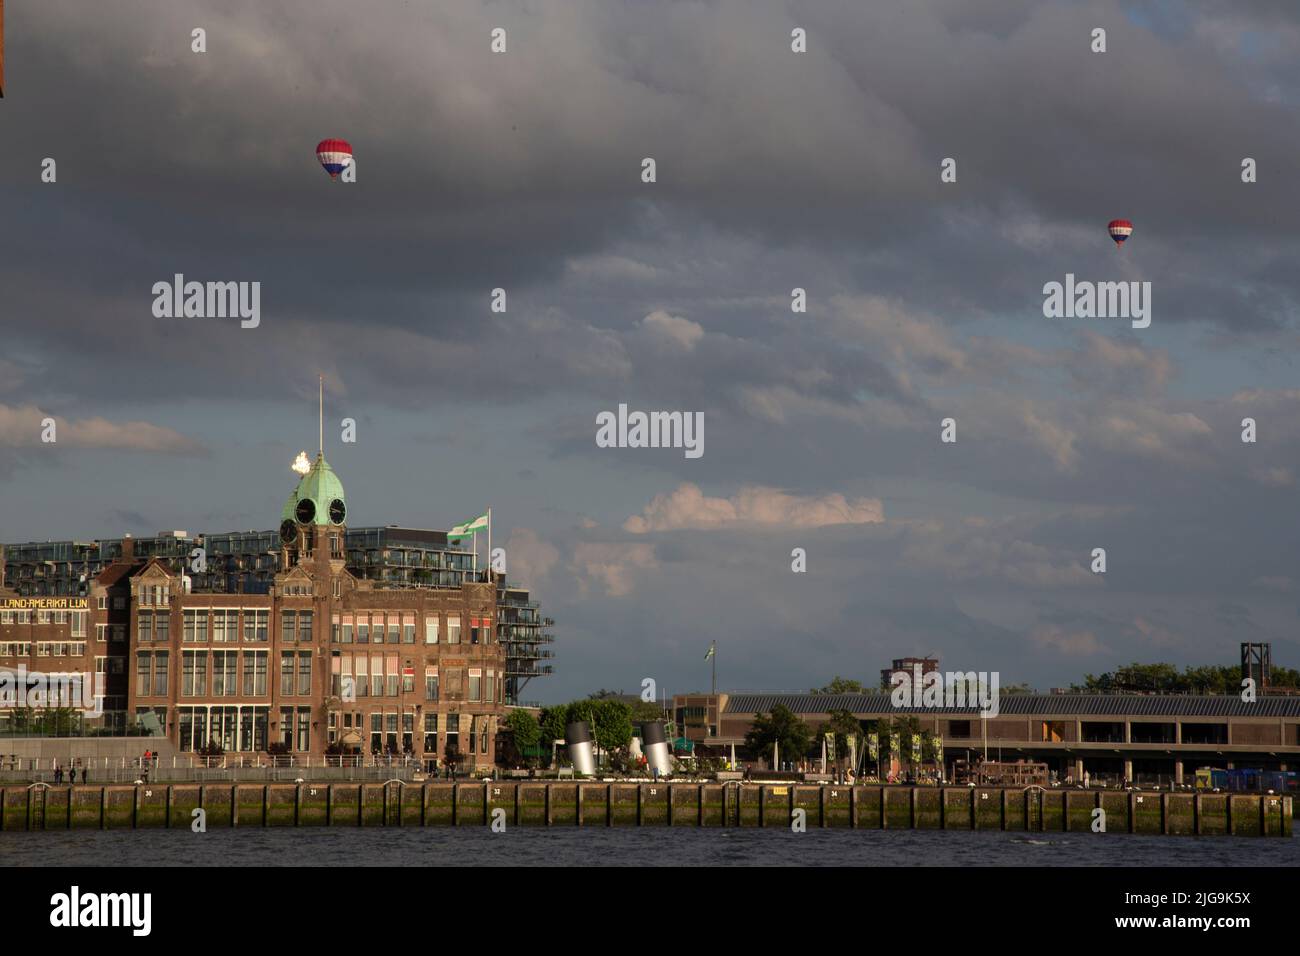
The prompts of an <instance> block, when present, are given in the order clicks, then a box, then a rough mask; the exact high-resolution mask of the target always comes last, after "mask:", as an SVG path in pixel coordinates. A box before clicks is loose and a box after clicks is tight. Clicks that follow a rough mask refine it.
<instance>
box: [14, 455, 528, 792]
mask: <svg viewBox="0 0 1300 956" xmlns="http://www.w3.org/2000/svg"><path fill="white" fill-rule="evenodd" d="M305 470H306V473H305V474H304V475H302V477H301V480H300V481H299V482H298V484H297V486H296V487H295V488H294V489H293V492H292V494H291V495H290V496H289V498H288V500H287V501H286V503H285V506H284V509H283V512H282V514H281V522H280V527H279V529H278V530H277V531H274V532H256V531H254V532H246V533H231V534H206V535H198V536H194V537H191V536H190V535H189V534H187V533H186V532H184V531H174V532H168V533H163V534H159V535H157V536H155V537H153V538H131V537H123V538H117V539H103V540H94V541H89V540H87V541H59V542H44V543H40V542H34V543H30V544H19V545H6V546H4V548H3V551H2V554H3V564H2V566H0V581H3V584H4V588H2V589H0V669H7V670H10V671H12V670H15V669H17V668H18V667H19V666H20V665H22V666H24V667H26V669H27V670H28V671H29V672H37V671H39V672H48V673H74V672H83V673H94V674H95V675H97V687H96V692H97V694H98V695H99V696H101V697H102V699H103V700H102V706H103V709H104V711H105V715H104V717H102V718H96V719H94V720H93V721H92V723H93V725H94V726H96V727H98V728H99V729H101V730H104V731H107V732H117V733H121V732H124V731H125V730H127V729H128V727H130V728H131V729H132V730H134V731H139V730H144V731H145V732H148V733H153V734H158V735H161V736H165V737H166V738H167V739H168V740H169V741H171V743H172V744H173V745H174V746H175V748H176V749H177V750H179V751H181V752H186V751H193V752H199V751H204V750H207V751H209V752H223V753H236V752H238V753H255V752H266V751H273V752H283V753H293V754H314V755H320V754H324V753H326V752H327V751H328V752H332V753H338V752H343V751H347V752H365V753H370V752H374V751H382V752H391V753H397V754H412V755H415V756H418V757H421V758H422V759H425V760H429V759H432V758H433V757H434V756H437V757H439V758H441V759H445V757H446V755H447V754H448V753H454V754H456V755H458V756H459V758H460V762H461V766H463V767H472V766H481V765H490V764H491V763H492V762H493V759H494V756H495V736H496V730H497V727H498V724H499V721H500V718H501V716H502V715H503V713H504V709H505V706H506V704H507V703H508V702H510V701H511V700H512V699H513V698H514V696H515V695H516V694H517V693H518V690H519V689H520V688H522V686H523V685H524V684H526V683H527V681H528V680H529V679H530V678H531V677H533V676H537V675H539V674H544V673H549V672H550V665H549V664H543V663H539V662H541V661H546V660H548V659H549V658H550V656H551V654H552V652H551V651H550V650H549V649H548V648H547V647H546V645H548V644H549V643H551V641H552V640H553V638H552V637H551V635H550V634H549V633H548V632H547V631H546V630H545V628H547V627H549V626H550V624H551V623H552V622H551V621H550V619H548V618H543V617H541V615H540V609H539V608H538V606H537V604H536V602H534V601H531V600H530V598H529V594H528V592H527V590H525V589H524V588H521V587H517V586H514V585H511V584H508V583H507V582H506V580H505V576H504V575H502V574H499V573H493V572H486V571H478V570H476V569H475V567H474V556H473V555H472V554H470V553H469V552H466V551H465V550H463V549H461V548H457V547H453V546H451V545H450V544H449V543H448V541H447V536H446V533H445V532H436V531H418V530H415V529H404V528H397V527H384V528H360V529H349V528H347V526H346V518H347V505H346V499H345V495H344V492H343V486H342V483H341V482H340V481H339V479H338V476H337V475H336V474H335V473H334V471H333V469H332V468H331V467H330V466H329V464H328V463H327V462H326V460H325V458H324V455H323V454H322V455H320V456H318V457H317V459H316V461H315V462H314V463H312V464H310V466H309V467H305ZM47 716H48V715H47ZM65 716H66V715H65ZM31 719H32V715H31V714H24V713H22V711H21V709H19V708H7V709H5V710H0V722H7V723H9V724H10V725H11V727H12V725H13V724H14V723H15V722H17V721H25V720H31ZM19 729H21V728H19Z"/></svg>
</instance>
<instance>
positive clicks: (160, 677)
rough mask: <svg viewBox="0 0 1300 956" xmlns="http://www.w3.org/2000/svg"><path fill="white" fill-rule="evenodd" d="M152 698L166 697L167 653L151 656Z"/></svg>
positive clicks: (160, 652)
mask: <svg viewBox="0 0 1300 956" xmlns="http://www.w3.org/2000/svg"><path fill="white" fill-rule="evenodd" d="M153 696H155V697H166V696H167V652H166V651H159V652H157V653H156V654H154V656H153Z"/></svg>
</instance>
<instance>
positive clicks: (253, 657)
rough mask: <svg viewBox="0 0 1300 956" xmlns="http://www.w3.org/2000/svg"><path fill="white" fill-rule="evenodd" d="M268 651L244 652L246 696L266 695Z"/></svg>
mask: <svg viewBox="0 0 1300 956" xmlns="http://www.w3.org/2000/svg"><path fill="white" fill-rule="evenodd" d="M268 657H269V655H268V654H267V652H266V651H245V652H244V696H245V697H265V696H266V665H267V658H268Z"/></svg>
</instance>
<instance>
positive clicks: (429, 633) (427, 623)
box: [424, 615, 438, 644]
mask: <svg viewBox="0 0 1300 956" xmlns="http://www.w3.org/2000/svg"><path fill="white" fill-rule="evenodd" d="M424 643H426V644H437V643H438V617H437V615H434V616H433V617H426V618H425V619H424Z"/></svg>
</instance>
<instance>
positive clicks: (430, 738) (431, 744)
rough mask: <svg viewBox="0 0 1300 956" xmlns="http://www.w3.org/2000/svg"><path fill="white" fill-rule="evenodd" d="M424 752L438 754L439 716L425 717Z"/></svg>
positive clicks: (427, 715) (428, 715) (430, 715)
mask: <svg viewBox="0 0 1300 956" xmlns="http://www.w3.org/2000/svg"><path fill="white" fill-rule="evenodd" d="M424 752H425V753H428V754H436V753H437V752H438V715H437V714H425V715H424Z"/></svg>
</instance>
